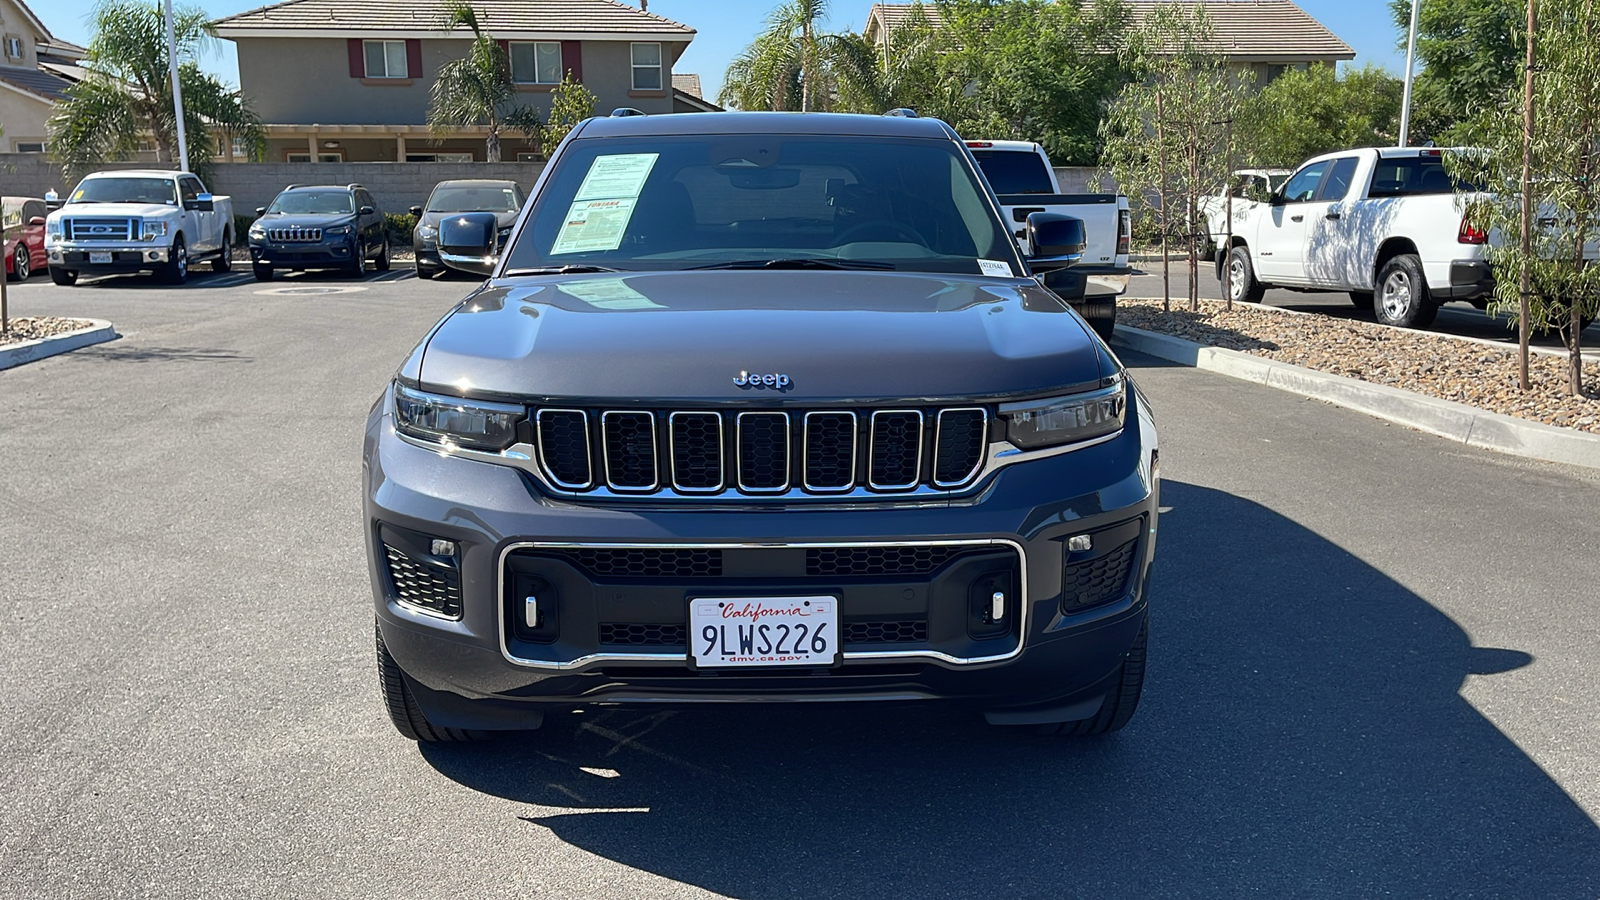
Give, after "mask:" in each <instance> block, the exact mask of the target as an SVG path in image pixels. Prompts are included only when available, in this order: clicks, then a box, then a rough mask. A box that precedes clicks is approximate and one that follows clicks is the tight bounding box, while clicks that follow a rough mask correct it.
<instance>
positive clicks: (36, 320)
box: [0, 316, 94, 347]
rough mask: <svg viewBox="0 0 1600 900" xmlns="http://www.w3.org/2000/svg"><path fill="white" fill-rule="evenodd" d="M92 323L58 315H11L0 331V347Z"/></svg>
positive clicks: (53, 334)
mask: <svg viewBox="0 0 1600 900" xmlns="http://www.w3.org/2000/svg"><path fill="white" fill-rule="evenodd" d="M93 324H94V323H93V322H90V321H89V320H88V319H63V318H60V317H58V316H32V317H27V318H17V317H12V318H11V320H10V321H9V322H8V323H7V325H8V327H7V328H6V330H4V331H0V347H4V346H6V345H7V344H20V343H22V342H23V341H36V340H39V339H40V338H47V337H54V336H55V335H58V334H66V333H67V332H69V331H77V330H78V329H80V328H88V327H89V326H91V325H93Z"/></svg>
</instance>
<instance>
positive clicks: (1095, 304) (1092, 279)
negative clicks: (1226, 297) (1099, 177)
mask: <svg viewBox="0 0 1600 900" xmlns="http://www.w3.org/2000/svg"><path fill="white" fill-rule="evenodd" d="M965 143H966V145H967V150H968V151H969V152H971V153H972V156H973V158H974V159H976V160H977V161H978V168H980V169H981V170H983V177H984V178H985V179H986V180H987V181H988V182H989V187H990V188H991V189H992V190H993V191H994V193H995V199H997V200H998V201H999V202H1000V211H1001V214H1002V215H1003V216H1004V217H1005V220H1006V225H1007V227H1009V228H1010V229H1011V230H1012V232H1013V234H1014V235H1015V236H1016V238H1017V242H1018V244H1019V245H1020V246H1022V247H1023V250H1024V252H1026V250H1027V243H1026V241H1027V227H1026V226H1027V223H1028V215H1029V213H1036V212H1050V213H1060V214H1062V215H1067V216H1072V217H1074V218H1077V219H1082V220H1083V228H1084V234H1085V236H1086V237H1087V238H1088V244H1087V246H1085V247H1084V250H1083V261H1082V262H1081V263H1080V264H1078V265H1076V266H1073V267H1072V268H1069V269H1062V270H1060V271H1058V272H1051V273H1049V274H1047V275H1045V276H1042V277H1041V280H1042V281H1043V282H1044V284H1045V286H1046V287H1048V288H1050V289H1051V290H1052V291H1055V292H1056V293H1057V294H1059V295H1060V296H1061V298H1062V299H1064V300H1066V301H1067V302H1068V303H1070V304H1072V306H1073V307H1074V308H1075V309H1077V310H1078V312H1079V314H1081V315H1082V316H1083V317H1084V319H1085V320H1087V321H1088V322H1089V324H1090V325H1092V326H1094V329H1095V331H1097V332H1099V334H1100V336H1101V337H1104V338H1108V339H1109V338H1110V337H1111V332H1112V330H1113V329H1114V328H1115V327H1116V321H1117V297H1119V296H1121V295H1122V293H1123V292H1125V291H1126V290H1127V289H1128V279H1129V277H1130V276H1131V275H1132V274H1133V269H1131V268H1129V266H1128V241H1129V238H1130V236H1131V227H1130V226H1131V222H1130V220H1129V216H1128V198H1127V197H1124V196H1122V195H1121V194H1063V193H1061V184H1060V182H1059V181H1057V180H1056V172H1055V169H1054V168H1053V167H1052V166H1051V165H1050V157H1049V156H1048V155H1047V154H1046V153H1045V152H1044V148H1043V147H1041V146H1039V145H1038V144H1035V143H1033V142H1031V141H966V142H965Z"/></svg>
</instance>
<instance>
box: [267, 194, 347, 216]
mask: <svg viewBox="0 0 1600 900" xmlns="http://www.w3.org/2000/svg"><path fill="white" fill-rule="evenodd" d="M350 198H351V194H350V192H349V191H341V190H327V191H284V192H283V193H281V194H279V195H278V197H277V199H276V200H273V201H272V205H271V206H269V207H267V212H269V213H287V214H289V215H301V216H308V215H313V216H314V215H323V216H332V215H338V214H339V213H353V212H355V211H356V208H355V205H354V204H353V203H351V199H350Z"/></svg>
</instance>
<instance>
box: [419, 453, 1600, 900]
mask: <svg viewBox="0 0 1600 900" xmlns="http://www.w3.org/2000/svg"><path fill="white" fill-rule="evenodd" d="M1163 488H1164V491H1163V498H1162V499H1163V501H1164V502H1167V503H1169V504H1170V505H1171V507H1172V511H1171V512H1170V513H1167V514H1166V515H1165V516H1164V517H1163V522H1162V525H1163V526H1164V527H1163V529H1162V534H1161V549H1160V553H1159V555H1158V561H1157V565H1156V574H1155V576H1154V578H1155V581H1154V589H1155V594H1154V600H1153V609H1154V612H1153V614H1152V615H1153V618H1152V624H1151V632H1150V633H1151V653H1152V656H1151V665H1150V677H1149V680H1148V681H1147V683H1146V689H1145V690H1146V692H1145V702H1144V704H1143V706H1142V707H1141V708H1140V710H1139V713H1138V715H1137V716H1135V717H1134V719H1133V722H1132V723H1131V724H1130V725H1129V727H1128V728H1127V729H1126V730H1125V731H1123V732H1122V733H1121V734H1118V735H1116V736H1113V737H1111V738H1107V739H1102V740H1088V741H1072V740H1059V739H1050V738H1044V737H1039V736H1035V735H1033V734H1031V733H1027V732H1012V731H1005V730H999V729H992V728H989V727H987V726H985V725H983V724H982V722H981V720H980V719H979V718H978V717H976V716H974V715H972V714H970V713H966V712H962V711H957V710H950V709H944V708H932V707H923V708H899V709H885V708H880V707H876V706H875V707H871V708H868V707H865V706H862V707H815V708H814V707H805V706H791V707H782V708H772V707H767V708H756V707H751V708H731V707H723V708H698V709H692V710H686V711H679V712H673V711H668V710H629V711H620V710H611V711H602V712H597V713H596V712H590V713H587V714H583V715H571V716H565V717H554V718H553V720H552V721H551V722H550V723H549V724H548V725H547V726H546V728H545V729H544V730H543V731H542V732H539V733H536V734H533V735H529V736H526V737H518V738H514V739H510V740H507V741H503V742H500V743H496V744H488V745H479V746H425V747H424V748H423V750H422V753H423V755H424V756H425V757H426V759H427V761H428V762H429V763H431V764H432V765H433V766H434V767H435V768H436V769H437V770H438V771H439V772H441V773H443V774H444V775H445V776H447V777H449V778H451V779H454V780H455V781H457V782H459V783H460V784H462V785H465V786H467V787H469V788H472V789H474V790H477V791H482V792H485V793H487V794H491V795H495V796H498V797H503V798H508V799H511V800H514V801H518V802H522V803H528V804H532V805H534V806H535V807H538V808H536V809H531V810H529V811H528V814H527V815H526V816H525V817H524V819H525V821H527V822H528V823H529V827H530V828H542V829H549V831H550V832H552V833H553V834H554V835H555V836H556V837H558V838H559V839H561V840H562V841H564V842H566V843H568V844H570V845H572V846H574V847H578V848H582V849H583V850H585V851H588V852H590V853H594V854H597V855H599V856H602V857H605V858H607V859H610V860H615V861H617V862H619V863H622V864H625V865H627V866H630V867H633V868H636V869H641V870H645V871H648V872H652V873H655V874H657V875H660V876H663V877H666V878H670V879H674V880H676V881H680V882H684V883H687V884H692V885H697V886H699V887H702V888H705V889H707V890H710V891H714V892H717V893H719V894H725V895H729V896H737V897H754V898H777V897H797V896H798V897H814V896H875V897H889V896H895V897H900V896H904V897H929V896H952V897H984V896H1005V897H1014V896H1051V897H1056V896H1090V897H1142V896H1182V897H1197V896H1226V897H1233V896H1242V895H1246V894H1250V895H1261V896H1295V897H1306V896H1321V897H1372V896H1379V895H1385V896H1398V897H1432V896H1438V897H1452V898H1456V897H1480V896H1481V897H1509V896H1517V897H1540V898H1569V897H1570V898H1579V897H1582V898H1593V897H1594V896H1596V894H1597V892H1600V827H1597V826H1596V823H1595V822H1594V821H1592V820H1591V819H1590V818H1589V817H1588V816H1587V815H1586V814H1585V813H1584V812H1583V811H1582V810H1581V809H1580V808H1579V807H1578V806H1577V805H1576V804H1575V803H1574V802H1573V801H1572V800H1571V799H1570V798H1569V797H1568V796H1567V795H1566V794H1565V793H1564V792H1563V791H1562V789H1561V787H1560V786H1559V785H1557V784H1556V783H1555V782H1554V781H1552V780H1551V779H1550V778H1549V777H1548V776H1547V775H1546V774H1545V773H1544V772H1543V771H1542V770H1541V769H1540V767H1539V766H1538V764H1536V763H1535V762H1534V761H1533V760H1531V759H1529V758H1528V757H1527V756H1526V755H1524V754H1523V753H1522V752H1521V751H1520V750H1519V749H1518V748H1517V747H1516V746H1515V745H1514V744H1513V743H1512V742H1511V741H1510V740H1509V739H1507V738H1506V736H1505V735H1503V734H1502V733H1501V732H1500V731H1499V730H1498V729H1497V728H1496V727H1495V726H1494V725H1493V724H1492V723H1490V722H1489V721H1487V720H1486V719H1484V718H1483V717H1482V716H1481V715H1479V714H1478V713H1477V712H1476V711H1475V710H1474V709H1473V708H1472V707H1471V706H1470V705H1469V704H1468V703H1467V702H1466V701H1464V700H1463V699H1462V698H1461V697H1460V696H1459V694H1458V690H1459V689H1460V687H1461V685H1462V683H1463V680H1464V679H1465V677H1466V676H1467V675H1469V674H1473V675H1493V674H1495V673H1499V672H1504V671H1507V670H1510V669H1515V668H1518V667H1520V666H1523V665H1526V664H1528V663H1529V662H1530V661H1531V659H1530V657H1529V656H1528V655H1527V654H1525V653H1521V652H1518V651H1515V650H1505V649H1487V648H1475V647H1472V646H1471V645H1470V642H1469V641H1468V639H1467V636H1466V635H1465V633H1463V632H1462V630H1461V629H1460V628H1458V627H1457V626H1456V625H1455V623H1453V622H1452V621H1450V620H1449V619H1448V618H1446V617H1445V616H1444V615H1442V614H1441V613H1440V612H1439V611H1437V610H1436V609H1434V608H1433V607H1432V606H1430V605H1428V603H1427V602H1425V601H1424V600H1422V599H1421V598H1420V597H1418V596H1416V595H1414V594H1412V593H1410V592H1409V591H1408V590H1407V589H1406V588H1404V587H1403V586H1401V585H1400V584H1398V583H1397V582H1395V581H1393V580H1392V579H1390V578H1389V577H1387V576H1386V575H1384V574H1383V573H1382V572H1380V571H1378V570H1376V569H1374V568H1372V567H1371V566H1369V565H1367V564H1366V563H1364V562H1362V561H1361V560H1360V559H1358V558H1356V557H1354V556H1352V555H1351V554H1349V553H1347V552H1346V551H1344V550H1343V549H1341V548H1339V547H1338V546H1335V545H1333V544H1331V543H1329V542H1328V541H1326V540H1324V539H1323V538H1321V537H1319V536H1318V535H1317V534H1315V533H1313V532H1311V531H1309V530H1307V529H1306V528H1303V527H1301V526H1300V525H1298V524H1296V523H1295V522H1292V521H1289V520H1287V519H1285V518H1283V517H1282V516H1279V515H1278V514H1276V513H1274V512H1272V511H1271V510H1269V509H1267V508H1265V507H1262V506H1260V505H1257V504H1255V503H1253V502H1250V501H1247V500H1243V499H1241V498H1238V497H1235V496H1232V495H1230V494H1226V493H1223V492H1219V491H1215V490H1211V489H1207V488H1202V487H1196V486H1192V485H1187V484H1182V483H1173V482H1168V483H1166V484H1164V485H1163ZM1221 523H1226V524H1225V526H1223V525H1222V524H1221ZM1246 535H1248V536H1251V537H1250V538H1248V539H1242V538H1239V537H1236V536H1246ZM531 843H532V842H531V841H530V845H531ZM515 847H516V845H515V844H514V843H510V842H508V843H507V844H506V852H507V854H509V856H508V858H507V859H506V860H504V862H506V863H508V864H511V865H516V862H515V860H516V858H517V853H518V851H517V850H516V849H515ZM529 852H533V851H532V849H531V846H530V849H529ZM553 887H554V886H553Z"/></svg>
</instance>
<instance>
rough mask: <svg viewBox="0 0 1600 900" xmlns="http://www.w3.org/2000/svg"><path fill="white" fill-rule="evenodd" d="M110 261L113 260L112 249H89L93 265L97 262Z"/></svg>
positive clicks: (90, 260)
mask: <svg viewBox="0 0 1600 900" xmlns="http://www.w3.org/2000/svg"><path fill="white" fill-rule="evenodd" d="M109 262H111V251H110V250H91V251H89V263H90V264H91V265H93V264H95V263H109Z"/></svg>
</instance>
